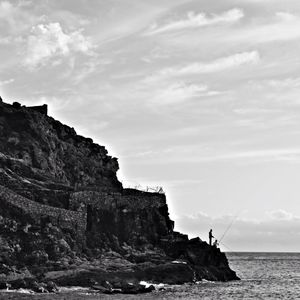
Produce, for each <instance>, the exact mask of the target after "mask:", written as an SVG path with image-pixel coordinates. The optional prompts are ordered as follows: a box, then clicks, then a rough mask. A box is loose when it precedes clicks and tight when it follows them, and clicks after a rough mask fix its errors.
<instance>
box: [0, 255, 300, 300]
mask: <svg viewBox="0 0 300 300" xmlns="http://www.w3.org/2000/svg"><path fill="white" fill-rule="evenodd" d="M227 257H228V260H229V264H230V266H231V268H232V269H233V270H235V271H236V272H237V274H238V276H239V277H240V278H241V281H232V282H225V283H224V282H218V283H213V282H207V281H204V282H200V283H199V284H193V285H189V284H187V285H182V286H166V287H165V290H163V291H155V292H152V293H150V294H145V295H102V294H87V293H86V292H85V291H82V292H81V291H69V292H66V293H63V294H59V295H26V294H14V293H0V299H44V300H48V299H59V300H60V299H70V300H75V299H76V300H79V299H83V300H84V299H89V300H94V299H111V300H115V299H166V300H168V299H187V300H189V299H214V300H218V299H224V300H225V299H234V300H236V299H300V253H245V252H244V253H227Z"/></svg>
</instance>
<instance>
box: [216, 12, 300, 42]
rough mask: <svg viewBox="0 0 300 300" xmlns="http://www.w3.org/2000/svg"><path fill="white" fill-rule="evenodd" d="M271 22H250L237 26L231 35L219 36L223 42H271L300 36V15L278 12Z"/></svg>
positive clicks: (289, 39)
mask: <svg viewBox="0 0 300 300" xmlns="http://www.w3.org/2000/svg"><path fill="white" fill-rule="evenodd" d="M271 20H272V21H271V22H268V23H264V24H255V23H254V24H250V25H249V26H245V27H243V28H237V29H236V30H235V31H233V32H232V33H231V34H230V35H226V36H223V37H219V40H220V41H221V42H223V41H224V42H230V41H231V42H246V43H249V42H255V43H270V42H276V41H291V40H295V39H299V38H300V30H299V28H300V17H299V16H297V15H294V14H291V13H287V12H277V13H276V14H275V16H274V17H273V18H272V19H271Z"/></svg>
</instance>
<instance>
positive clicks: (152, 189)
mask: <svg viewBox="0 0 300 300" xmlns="http://www.w3.org/2000/svg"><path fill="white" fill-rule="evenodd" d="M124 188H125V189H133V190H138V191H141V192H148V193H156V194H163V195H165V191H164V190H163V188H162V187H161V186H141V185H140V184H138V185H135V186H124Z"/></svg>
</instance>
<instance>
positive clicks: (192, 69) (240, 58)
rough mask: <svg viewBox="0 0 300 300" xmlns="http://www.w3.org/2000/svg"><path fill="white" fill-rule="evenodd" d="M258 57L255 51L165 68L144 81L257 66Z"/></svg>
mask: <svg viewBox="0 0 300 300" xmlns="http://www.w3.org/2000/svg"><path fill="white" fill-rule="evenodd" d="M259 61H260V56H259V53H258V52H257V51H251V52H242V53H237V54H234V55H231V56H227V57H222V58H219V59H216V60H214V61H211V62H195V63H191V64H188V65H185V66H182V67H170V68H165V69H163V70H161V71H159V72H157V73H156V74H154V75H152V76H151V77H148V78H147V79H146V81H150V82H151V81H157V80H158V81H160V80H161V79H163V78H168V77H174V76H184V75H197V74H209V73H216V72H222V71H225V70H228V69H233V68H236V67H239V66H243V65H251V64H257V63H258V62H259Z"/></svg>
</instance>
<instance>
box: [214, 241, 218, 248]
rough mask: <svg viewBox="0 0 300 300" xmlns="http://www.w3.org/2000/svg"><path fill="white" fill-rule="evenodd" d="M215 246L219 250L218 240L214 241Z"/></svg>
mask: <svg viewBox="0 0 300 300" xmlns="http://www.w3.org/2000/svg"><path fill="white" fill-rule="evenodd" d="M213 246H214V247H216V248H218V246H219V243H218V240H215V241H214V243H213Z"/></svg>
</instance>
